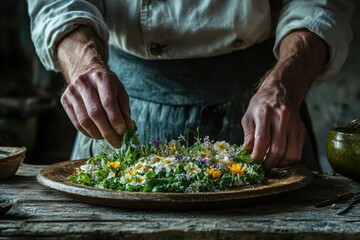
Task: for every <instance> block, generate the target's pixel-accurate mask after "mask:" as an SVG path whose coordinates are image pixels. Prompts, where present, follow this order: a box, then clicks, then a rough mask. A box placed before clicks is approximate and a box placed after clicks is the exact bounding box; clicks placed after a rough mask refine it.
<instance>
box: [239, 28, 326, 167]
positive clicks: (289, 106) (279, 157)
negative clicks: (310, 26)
mask: <svg viewBox="0 0 360 240" xmlns="http://www.w3.org/2000/svg"><path fill="white" fill-rule="evenodd" d="M327 57H328V49H327V45H326V43H325V42H324V41H323V40H322V39H321V38H319V37H318V36H317V35H316V34H314V33H312V32H310V31H308V30H306V29H299V30H295V31H293V32H291V33H289V34H288V35H287V36H286V37H284V38H283V40H282V41H281V43H280V46H279V54H278V58H279V59H278V62H277V63H276V65H275V67H274V69H273V70H272V71H271V72H270V73H269V75H268V76H267V77H266V78H264V80H263V81H262V83H261V85H260V87H259V89H258V91H257V92H256V94H255V95H254V96H253V97H252V99H251V100H250V103H249V106H248V109H247V111H246V113H245V115H244V117H243V118H242V122H241V123H242V126H243V130H244V144H246V145H248V146H249V147H251V148H252V154H251V157H252V158H253V159H254V160H255V162H263V161H264V165H265V167H266V168H273V167H285V166H288V165H292V164H295V163H297V162H299V161H300V159H301V153H302V148H303V145H304V139H305V134H306V131H305V127H304V124H303V122H302V120H301V118H300V113H299V109H300V105H301V103H302V102H303V101H304V98H305V95H306V92H307V91H308V89H309V88H310V86H311V84H312V82H313V81H314V80H315V79H316V77H317V76H318V74H319V73H320V72H321V70H322V68H323V66H324V65H325V63H326V60H327Z"/></svg>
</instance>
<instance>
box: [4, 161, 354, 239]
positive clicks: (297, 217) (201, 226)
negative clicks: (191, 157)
mask: <svg viewBox="0 0 360 240" xmlns="http://www.w3.org/2000/svg"><path fill="white" fill-rule="evenodd" d="M40 169H41V167H30V168H29V170H28V167H27V166H24V171H20V172H19V173H18V175H17V176H15V177H13V178H9V179H7V180H5V181H1V182H0V203H1V202H9V201H11V202H14V203H15V204H14V205H13V207H12V209H11V210H10V211H9V212H8V213H7V214H5V215H3V216H0V238H1V237H20V238H29V237H34V236H36V237H47V238H57V237H60V238H69V239H72V238H84V237H86V238H89V239H106V238H118V239H138V240H139V239H240V238H241V239H301V240H304V239H326V238H331V239H332V240H337V239H350V240H351V239H360V206H354V208H353V209H352V210H351V211H350V212H349V213H348V214H346V215H336V214H335V213H336V211H337V209H338V208H339V207H340V206H341V204H337V205H336V206H332V207H331V206H330V207H325V208H321V209H319V208H315V207H314V204H315V203H316V202H318V201H320V200H323V199H327V198H330V197H334V196H335V195H337V194H340V193H343V192H346V191H360V185H359V184H358V183H356V182H353V181H351V180H349V179H346V178H342V177H326V176H321V177H316V178H315V179H314V181H313V183H311V184H310V185H309V186H307V187H305V188H303V189H300V190H297V191H293V192H289V193H286V194H282V195H280V196H277V197H276V198H272V199H264V201H262V202H257V203H254V204H252V205H243V206H239V207H236V208H231V209H217V210H209V211H206V210H202V211H149V210H148V211H137V210H126V209H121V208H109V207H100V206H94V205H89V204H84V203H79V202H77V201H74V200H72V199H69V198H66V197H64V196H63V195H61V194H60V193H58V192H57V191H54V190H52V189H49V188H46V187H44V186H42V185H40V184H38V183H37V182H36V178H35V177H34V176H35V175H36V173H37V172H39V170H40Z"/></svg>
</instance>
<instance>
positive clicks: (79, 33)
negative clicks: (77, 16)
mask: <svg viewBox="0 0 360 240" xmlns="http://www.w3.org/2000/svg"><path fill="white" fill-rule="evenodd" d="M104 49H105V47H104V46H103V44H102V43H101V41H100V40H99V39H98V38H97V36H96V34H95V33H94V32H93V31H92V30H91V29H90V28H88V27H86V26H81V27H78V28H77V29H76V30H74V31H73V32H71V33H69V34H67V35H66V36H65V37H64V38H63V39H62V40H61V41H60V42H59V44H58V48H57V53H56V54H57V57H58V61H59V65H60V68H61V72H62V73H63V74H64V76H65V78H66V80H67V81H68V82H69V83H70V82H71V81H72V79H74V78H75V77H76V76H78V75H80V74H82V73H84V72H87V71H89V69H92V68H96V67H101V68H107V65H106V61H107V57H106V54H105V51H104Z"/></svg>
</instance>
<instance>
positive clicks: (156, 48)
mask: <svg viewBox="0 0 360 240" xmlns="http://www.w3.org/2000/svg"><path fill="white" fill-rule="evenodd" d="M166 46H167V45H162V44H159V43H151V44H150V53H151V54H152V55H154V56H159V55H161V53H162V51H163V48H165V47H166Z"/></svg>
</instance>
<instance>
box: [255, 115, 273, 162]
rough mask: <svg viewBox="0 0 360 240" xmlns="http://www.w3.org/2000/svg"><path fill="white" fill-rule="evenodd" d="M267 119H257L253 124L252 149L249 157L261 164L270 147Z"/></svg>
mask: <svg viewBox="0 0 360 240" xmlns="http://www.w3.org/2000/svg"><path fill="white" fill-rule="evenodd" d="M266 119H267V118H266V117H264V118H257V120H256V122H255V134H254V147H253V151H252V154H251V157H252V158H253V159H254V161H255V162H257V163H259V162H262V161H263V160H264V158H265V156H266V153H267V150H268V148H269V145H270V137H271V135H270V123H269V121H267V120H266Z"/></svg>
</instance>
